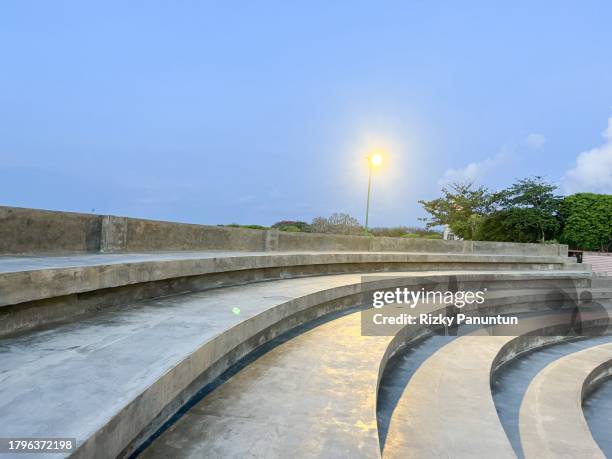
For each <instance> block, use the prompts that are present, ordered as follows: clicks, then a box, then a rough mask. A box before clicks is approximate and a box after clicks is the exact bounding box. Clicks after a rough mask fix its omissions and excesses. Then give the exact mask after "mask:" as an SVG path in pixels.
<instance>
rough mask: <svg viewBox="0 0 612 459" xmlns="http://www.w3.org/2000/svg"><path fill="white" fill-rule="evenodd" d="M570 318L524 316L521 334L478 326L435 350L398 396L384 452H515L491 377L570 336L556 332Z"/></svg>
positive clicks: (400, 454) (391, 454)
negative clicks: (506, 365)
mask: <svg viewBox="0 0 612 459" xmlns="http://www.w3.org/2000/svg"><path fill="white" fill-rule="evenodd" d="M602 317H604V318H605V319H607V315H602ZM570 318H571V314H569V313H568V314H558V315H557V316H556V317H551V316H547V317H534V318H529V319H526V320H525V319H523V320H521V322H520V325H521V329H522V330H521V332H519V333H520V335H519V336H502V335H503V334H504V330H503V327H497V329H498V330H497V331H496V332H495V333H497V334H498V336H490V335H489V334H488V333H487V332H485V331H483V330H480V331H477V332H474V333H472V334H471V335H468V336H464V337H459V338H457V339H456V340H454V341H453V342H451V343H449V344H447V345H446V346H444V347H443V348H442V349H440V350H439V351H437V352H436V353H435V354H434V355H432V356H431V357H430V358H429V359H427V360H426V361H425V362H424V363H423V364H422V365H421V366H420V367H419V369H418V370H417V371H416V373H415V374H414V375H413V376H412V378H411V379H410V381H409V382H408V385H407V386H406V389H405V390H404V393H403V394H402V396H401V397H400V400H399V402H398V404H397V406H396V408H395V410H394V412H393V414H392V417H391V422H390V425H389V431H388V434H387V438H386V442H385V445H384V451H383V452H384V457H389V458H395V457H398V458H400V457H402V458H403V457H489V456H495V457H507V458H514V457H516V454H515V453H514V450H513V448H512V445H511V444H510V441H509V440H508V438H507V436H506V433H505V431H504V428H503V426H502V424H501V422H500V420H499V418H498V415H497V411H496V408H495V403H494V401H493V396H492V393H491V380H492V377H493V375H494V373H495V371H496V370H497V369H498V368H499V367H500V366H501V365H503V364H504V363H506V362H508V361H509V360H511V359H513V358H516V357H517V356H518V355H520V354H521V353H523V352H526V351H528V350H530V349H534V348H536V347H540V346H544V345H546V344H549V343H553V342H558V341H561V340H564V339H569V338H570V337H567V336H555V333H558V331H557V330H561V329H564V328H566V324H567V323H569V320H570ZM592 320H593V321H594V323H597V322H596V321H595V319H592ZM516 332H517V330H515V329H514V330H513V333H516Z"/></svg>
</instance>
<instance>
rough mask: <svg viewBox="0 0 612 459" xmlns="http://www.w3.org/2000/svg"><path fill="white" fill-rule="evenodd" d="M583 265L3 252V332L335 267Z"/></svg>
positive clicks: (469, 258)
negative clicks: (14, 254) (22, 254)
mask: <svg viewBox="0 0 612 459" xmlns="http://www.w3.org/2000/svg"><path fill="white" fill-rule="evenodd" d="M453 269H465V270H559V271H563V270H570V271H583V272H588V269H587V268H585V267H582V266H579V265H576V264H572V263H568V259H567V258H562V257H552V256H525V255H471V254H424V253H413V254H411V253H395V252H337V253H325V252H319V253H315V252H309V253H307V252H304V253H282V252H277V253H274V254H270V253H269V252H268V253H265V252H253V253H244V252H235V253H232V252H187V253H167V254H159V253H157V254H123V255H117V254H107V255H80V256H73V257H39V258H35V257H12V258H6V257H5V258H0V336H1V335H6V334H10V333H15V332H18V331H21V330H26V329H29V328H34V327H37V326H41V325H45V324H49V323H53V322H59V321H62V320H71V319H73V318H74V317H76V316H82V315H86V314H88V313H92V312H97V311H99V310H100V309H103V308H106V307H112V306H121V305H125V304H128V303H130V302H133V301H139V300H143V299H150V298H155V297H160V296H165V295H170V294H176V293H184V292H195V291H203V290H207V289H210V288H216V287H222V286H231V285H241V284H247V283H251V282H256V281H262V280H272V279H286V278H294V277H304V276H313V275H327V274H340V273H357V272H362V273H368V272H385V271H429V270H453Z"/></svg>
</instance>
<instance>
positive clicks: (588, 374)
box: [519, 343, 612, 459]
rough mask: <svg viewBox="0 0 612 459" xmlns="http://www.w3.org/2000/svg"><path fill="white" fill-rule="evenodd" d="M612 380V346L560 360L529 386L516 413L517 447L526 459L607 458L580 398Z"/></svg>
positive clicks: (581, 352)
mask: <svg viewBox="0 0 612 459" xmlns="http://www.w3.org/2000/svg"><path fill="white" fill-rule="evenodd" d="M610 376H612V344H610V343H608V344H603V345H599V346H594V347H591V348H589V349H586V350H584V351H580V352H575V353H573V354H570V355H568V356H566V357H563V358H561V359H559V360H557V361H555V362H553V363H551V364H550V365H548V366H547V367H546V368H545V369H544V370H542V371H541V372H540V373H539V374H538V375H537V376H536V377H535V378H534V379H533V381H532V382H531V383H530V385H529V387H528V389H527V392H526V394H525V396H524V398H523V401H522V403H521V409H520V417H519V427H520V436H521V445H522V447H523V451H524V453H525V457H526V458H528V459H529V458H554V457H562V456H567V457H589V458H605V455H604V453H603V452H602V451H601V450H600V449H599V446H597V443H596V442H595V440H594V439H593V437H592V435H591V432H590V430H589V426H588V425H587V422H586V420H585V417H584V413H583V411H582V402H583V400H584V398H585V397H586V396H587V395H588V394H589V392H590V391H591V390H593V389H594V388H595V387H596V386H597V384H598V383H600V382H602V381H603V380H605V379H606V378H608V377H610Z"/></svg>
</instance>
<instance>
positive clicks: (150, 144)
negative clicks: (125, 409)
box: [0, 0, 612, 226]
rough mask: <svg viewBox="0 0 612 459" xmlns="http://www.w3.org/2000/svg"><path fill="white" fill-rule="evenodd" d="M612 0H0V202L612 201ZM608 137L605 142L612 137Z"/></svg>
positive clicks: (409, 205)
mask: <svg viewBox="0 0 612 459" xmlns="http://www.w3.org/2000/svg"><path fill="white" fill-rule="evenodd" d="M611 16H612V3H610V2H605V1H601V2H589V1H584V2H559V1H554V2H553V1H550V2H546V1H541V2H531V1H524V2H522V1H516V2H504V4H503V5H502V2H467V1H466V2H452V1H449V2H425V1H414V2H410V1H397V2H387V1H381V2H373V1H372V2H358V1H325V2H317V1H308V2H281V1H279V2H258V1H249V2H246V1H225V2H204V1H202V2H196V1H174V2H172V1H163V2H155V1H147V2H145V1H141V2H137V1H134V2H113V1H104V2H94V1H88V2H78V1H74V2H61V1H55V2H44V1H35V2H34V1H27V0H18V1H17V0H16V1H9V0H6V1H3V2H2V3H0V56H1V59H2V60H1V67H0V68H1V71H0V204H6V205H15V206H24V207H37V208H47V209H58V210H72V211H86V212H87V211H91V210H92V209H95V211H96V212H97V213H105V214H106V213H108V214H115V215H129V216H138V217H147V218H157V219H168V220H178V221H186V222H197V223H210V224H217V223H231V222H240V223H259V224H271V223H273V222H275V221H277V220H281V219H301V220H311V219H312V218H313V217H315V216H318V215H324V216H327V215H329V214H331V213H332V212H348V213H350V214H352V215H354V216H356V217H357V218H358V219H360V220H363V213H364V207H365V194H366V181H367V177H366V166H365V160H364V155H365V154H366V153H367V151H368V150H369V149H371V148H375V147H377V148H383V149H385V151H386V152H387V154H386V158H385V167H383V168H381V170H379V171H377V172H376V174H375V176H374V178H373V194H372V207H371V214H370V224H371V225H373V226H377V225H399V224H415V223H418V221H417V218H418V217H420V216H423V211H422V209H421V208H420V206H419V205H418V204H417V202H416V201H417V200H418V199H430V198H433V197H436V196H437V194H438V190H439V188H440V185H441V184H443V183H445V182H449V181H453V180H466V179H474V180H476V181H477V182H478V183H482V184H485V185H487V186H490V187H492V188H501V187H504V186H507V185H509V184H510V183H511V182H512V181H513V179H515V178H520V177H524V176H529V175H535V174H539V175H544V176H546V177H547V178H549V179H550V180H551V181H554V182H556V183H558V184H559V185H560V186H561V187H562V190H563V191H564V192H576V191H596V192H608V193H611V192H612V127H610V128H608V122H609V118H610V117H611V116H612V84H611V82H612V77H611V76H612V59H610V51H609V50H610V43H612V31H611V30H610V26H609V18H610V17H611ZM606 133H607V134H606Z"/></svg>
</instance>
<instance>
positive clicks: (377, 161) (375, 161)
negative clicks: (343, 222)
mask: <svg viewBox="0 0 612 459" xmlns="http://www.w3.org/2000/svg"><path fill="white" fill-rule="evenodd" d="M366 159H367V160H368V200H367V202H366V217H365V234H366V236H367V234H368V218H369V216H370V191H371V188H372V167H377V166H380V165H381V164H382V156H381V155H380V154H379V153H374V154H372V155H370V156H366Z"/></svg>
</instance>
